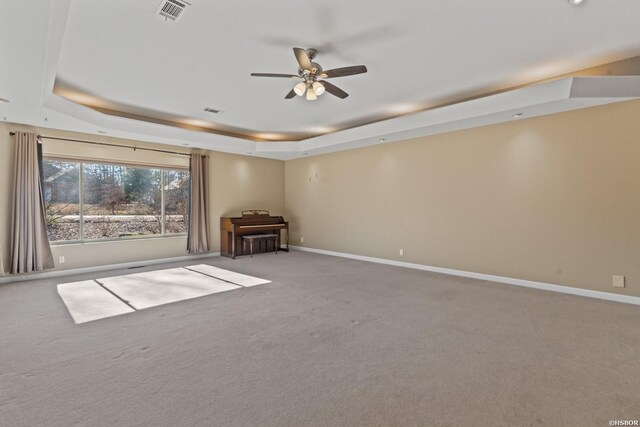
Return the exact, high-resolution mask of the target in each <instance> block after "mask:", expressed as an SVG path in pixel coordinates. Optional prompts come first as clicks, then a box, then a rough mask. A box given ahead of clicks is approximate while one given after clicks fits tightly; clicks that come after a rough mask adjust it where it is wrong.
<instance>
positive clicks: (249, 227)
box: [220, 209, 289, 259]
mask: <svg viewBox="0 0 640 427" xmlns="http://www.w3.org/2000/svg"><path fill="white" fill-rule="evenodd" d="M283 230H284V233H283ZM245 234H278V235H279V236H280V239H279V242H280V247H279V248H278V251H284V252H289V223H288V222H287V221H285V220H284V218H283V217H281V216H271V215H270V214H269V211H266V210H263V209H251V210H246V211H242V216H241V217H221V218H220V255H222V256H226V257H229V258H233V259H235V257H236V256H240V255H245V253H244V251H243V249H244V248H243V245H242V236H243V235H245ZM283 234H284V239H283ZM282 243H284V244H285V246H284V247H282ZM273 249H274V250H275V248H273Z"/></svg>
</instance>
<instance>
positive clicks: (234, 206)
mask: <svg viewBox="0 0 640 427" xmlns="http://www.w3.org/2000/svg"><path fill="white" fill-rule="evenodd" d="M15 130H32V131H37V132H39V133H41V134H43V135H47V136H58V137H66V138H78V139H85V140H90V141H101V142H109V143H116V144H125V145H135V146H137V147H148V148H160V149H165V150H167V149H169V150H172V151H173V150H176V151H183V152H187V150H180V148H179V147H170V146H163V145H154V144H151V143H145V142H141V141H131V140H122V139H116V138H108V137H100V136H95V135H85V134H78V133H72V132H62V131H56V130H52V129H36V128H29V127H26V126H21V125H15V124H10V123H0V245H1V247H2V251H3V258H4V269H5V271H8V270H9V243H10V226H11V197H12V195H11V191H12V190H11V186H12V180H13V138H12V137H10V136H9V131H15ZM44 149H45V151H48V152H49V153H58V154H59V155H68V156H70V157H75V158H97V159H109V160H113V161H118V160H120V161H126V160H130V161H133V162H136V163H141V162H142V163H146V164H158V163H163V162H166V161H167V156H166V155H165V156H160V155H156V154H154V153H150V152H144V151H136V152H133V151H132V150H128V149H120V148H112V149H108V148H104V147H100V146H92V145H87V144H78V143H71V142H69V143H64V142H52V141H49V142H47V141H46V140H45V143H44ZM208 154H209V155H210V158H211V159H210V171H209V172H210V180H211V187H210V198H211V206H210V208H211V230H210V236H211V237H210V238H211V251H212V252H218V251H219V250H220V216H222V215H239V214H240V211H241V210H243V209H269V210H270V211H271V213H272V214H274V215H282V214H283V212H284V162H282V161H278V160H268V159H260V158H255V157H249V156H239V155H233V154H225V153H219V152H208ZM170 157H171V156H170ZM169 161H170V164H172V165H175V166H180V165H181V164H180V162H183V163H184V158H180V157H179V156H178V157H176V156H173V158H172V159H169ZM187 164H188V163H184V165H187ZM52 249H53V254H54V259H55V260H58V257H59V256H61V255H64V256H65V263H64V264H60V265H58V266H57V267H56V269H59V270H62V269H70V268H80V267H89V266H97V265H108V264H117V263H125V262H133V261H144V260H152V259H161V258H171V257H177V256H184V255H187V253H186V237H170V238H152V239H136V240H122V241H110V242H94V243H78V244H69V245H54V246H53V247H52Z"/></svg>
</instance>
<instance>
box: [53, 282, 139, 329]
mask: <svg viewBox="0 0 640 427" xmlns="http://www.w3.org/2000/svg"><path fill="white" fill-rule="evenodd" d="M58 295H60V298H62V301H63V302H64V305H66V306H67V310H69V314H71V317H72V318H73V321H74V322H76V323H85V322H90V321H92V320H97V319H103V318H105V317H112V316H118V315H120V314H126V313H133V312H134V311H135V310H134V309H133V308H131V307H129V306H128V305H127V304H125V303H124V302H122V301H120V300H119V299H118V298H116V297H115V296H113V295H112V294H111V293H110V292H109V291H107V290H106V289H104V288H103V287H102V286H100V285H99V284H97V283H96V282H94V281H93V280H85V281H82V282H73V283H63V284H62V285H58Z"/></svg>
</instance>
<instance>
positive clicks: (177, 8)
mask: <svg viewBox="0 0 640 427" xmlns="http://www.w3.org/2000/svg"><path fill="white" fill-rule="evenodd" d="M187 6H191V5H190V4H189V3H187V2H186V1H180V0H163V1H162V3H160V7H159V8H158V13H159V14H160V16H163V17H164V18H165V19H171V20H172V21H177V20H178V18H180V16H182V11H183V10H184V9H185V8H186V7H187Z"/></svg>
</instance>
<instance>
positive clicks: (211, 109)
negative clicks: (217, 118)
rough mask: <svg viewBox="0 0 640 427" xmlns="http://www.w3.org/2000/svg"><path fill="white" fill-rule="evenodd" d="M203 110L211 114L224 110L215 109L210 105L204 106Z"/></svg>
mask: <svg viewBox="0 0 640 427" xmlns="http://www.w3.org/2000/svg"><path fill="white" fill-rule="evenodd" d="M204 111H206V112H207V113H211V114H220V113H223V112H224V111H222V110H216V109H215V108H211V107H206V108H205V109H204Z"/></svg>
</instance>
